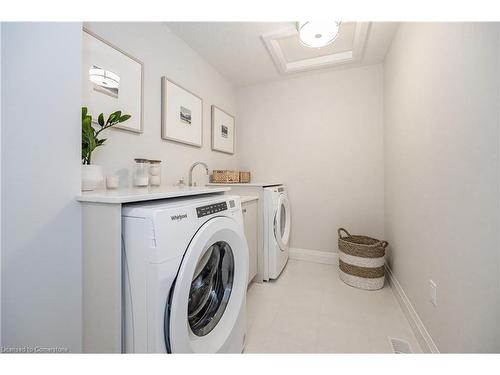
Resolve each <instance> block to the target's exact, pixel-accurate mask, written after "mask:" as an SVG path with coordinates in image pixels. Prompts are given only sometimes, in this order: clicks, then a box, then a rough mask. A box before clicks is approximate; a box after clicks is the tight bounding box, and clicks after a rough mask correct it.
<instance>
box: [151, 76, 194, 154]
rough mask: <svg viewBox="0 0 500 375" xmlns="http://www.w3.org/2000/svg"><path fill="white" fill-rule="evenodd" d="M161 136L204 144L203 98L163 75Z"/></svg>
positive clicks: (187, 142)
mask: <svg viewBox="0 0 500 375" xmlns="http://www.w3.org/2000/svg"><path fill="white" fill-rule="evenodd" d="M161 93H162V95H161V112H162V113H161V137H162V138H163V139H166V140H169V141H175V142H180V143H185V144H188V145H191V146H196V147H201V146H202V145H203V99H202V98H200V97H199V96H197V95H196V94H193V93H192V92H190V91H188V90H186V89H185V88H183V87H182V86H179V85H178V84H177V83H175V82H173V81H170V80H169V79H167V77H161Z"/></svg>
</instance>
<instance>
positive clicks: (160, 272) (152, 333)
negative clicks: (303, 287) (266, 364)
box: [122, 195, 248, 353]
mask: <svg viewBox="0 0 500 375" xmlns="http://www.w3.org/2000/svg"><path fill="white" fill-rule="evenodd" d="M122 225H123V233H124V239H123V247H124V264H123V267H124V272H123V273H124V351H125V352H128V353H217V352H226V353H231V352H233V353H241V352H242V350H243V347H244V340H245V318H246V316H245V309H246V288H247V278H248V247H247V242H246V239H245V235H244V233H243V217H242V212H241V204H240V201H239V197H236V196H227V195H211V196H205V197H202V198H192V197H191V198H179V199H171V200H163V201H157V202H154V201H153V202H149V203H142V204H131V205H128V206H124V208H123V214H122Z"/></svg>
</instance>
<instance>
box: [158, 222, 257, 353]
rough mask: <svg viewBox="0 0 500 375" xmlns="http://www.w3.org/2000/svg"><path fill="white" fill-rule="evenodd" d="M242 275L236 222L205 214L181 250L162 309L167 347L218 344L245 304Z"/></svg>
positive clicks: (200, 349) (244, 263) (244, 266)
mask: <svg viewBox="0 0 500 375" xmlns="http://www.w3.org/2000/svg"><path fill="white" fill-rule="evenodd" d="M247 278H248V247H247V243H246V240H245V237H244V234H243V233H242V230H241V228H240V226H239V225H238V224H237V223H236V222H235V221H234V220H231V219H229V218H227V217H217V218H214V219H210V220H209V221H207V222H206V223H205V224H204V225H203V226H202V227H201V228H200V229H199V230H198V232H197V233H196V234H195V236H194V237H193V239H192V240H191V243H190V244H189V247H188V248H187V250H186V253H185V255H184V258H183V261H182V263H181V267H180V269H179V272H178V274H177V280H176V282H175V287H174V290H173V292H172V294H171V296H170V297H171V298H170V303H169V306H167V311H166V312H165V317H166V318H168V319H166V320H165V324H168V328H169V329H168V331H166V336H167V335H168V336H167V337H165V339H166V343H167V347H168V346H169V347H170V349H171V352H173V353H216V352H219V351H220V350H221V349H222V350H224V347H225V344H226V343H227V342H228V341H229V340H230V337H231V334H232V331H233V327H235V325H236V324H237V322H238V319H239V318H240V313H241V309H242V307H244V304H245V296H246V280H247ZM168 308H169V310H170V311H168Z"/></svg>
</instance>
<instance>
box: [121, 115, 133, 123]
mask: <svg viewBox="0 0 500 375" xmlns="http://www.w3.org/2000/svg"><path fill="white" fill-rule="evenodd" d="M131 117H132V116H130V115H123V116H121V117H120V119H119V120H118V121H119V122H125V121H127V120H128V119H129V118H131Z"/></svg>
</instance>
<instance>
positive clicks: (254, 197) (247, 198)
mask: <svg viewBox="0 0 500 375" xmlns="http://www.w3.org/2000/svg"><path fill="white" fill-rule="evenodd" d="M257 200H259V196H258V195H242V196H240V201H241V203H246V202H251V201H257Z"/></svg>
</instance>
